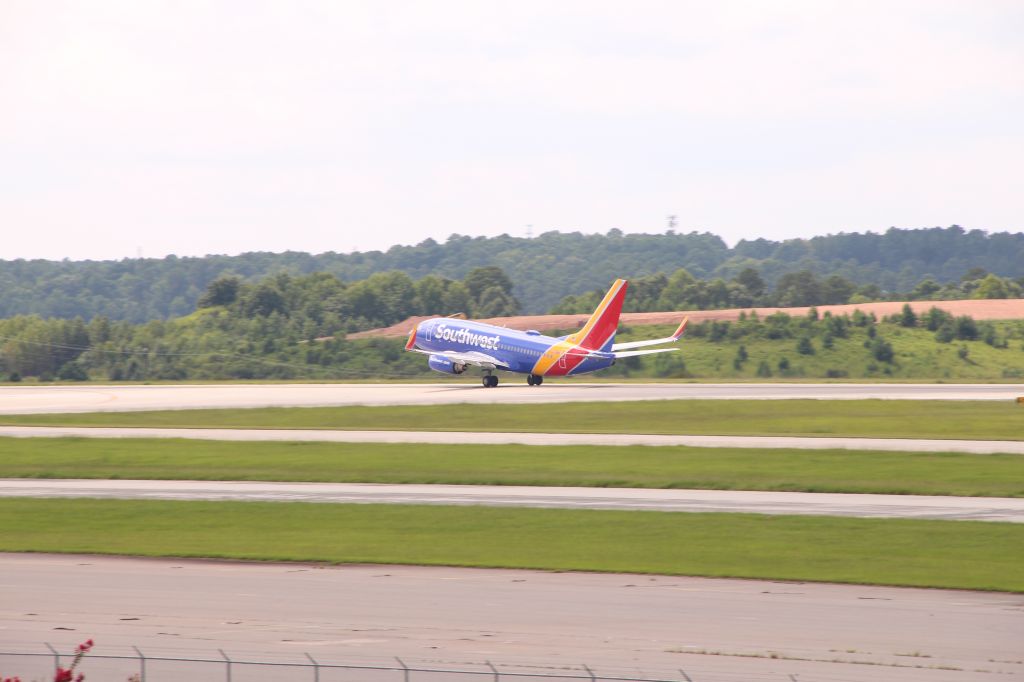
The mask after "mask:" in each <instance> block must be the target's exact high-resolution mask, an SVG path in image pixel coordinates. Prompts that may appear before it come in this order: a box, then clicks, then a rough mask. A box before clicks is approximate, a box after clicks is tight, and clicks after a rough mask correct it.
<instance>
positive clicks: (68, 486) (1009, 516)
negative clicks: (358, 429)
mask: <svg viewBox="0 0 1024 682" xmlns="http://www.w3.org/2000/svg"><path fill="white" fill-rule="evenodd" d="M0 497H61V498H76V497H77V498H82V497H87V498H113V499H127V500H239V501H247V502H253V501H264V502H314V503H350V504H440V505H460V506H466V505H480V506H488V507H549V508H558V509H612V510H634V511H635V510H647V511H665V512H743V513H748V514H807V515H815V516H858V517H869V518H901V519H944V520H957V521H967V520H970V521H1003V522H1011V523H1024V499H1020V498H1004V497H944V496H928V495H864V494H841V493H790V492H752V491H745V490H652V489H645V488H559V487H540V486H487V485H409V484H404V485H390V484H379V483H269V482H268V483H264V482H254V481H126V480H103V479H95V480H89V479H74V480H65V479H47V480H40V479H24V478H19V479H0Z"/></svg>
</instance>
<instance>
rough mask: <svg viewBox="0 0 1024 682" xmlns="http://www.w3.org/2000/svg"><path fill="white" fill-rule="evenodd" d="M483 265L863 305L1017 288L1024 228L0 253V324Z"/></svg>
mask: <svg viewBox="0 0 1024 682" xmlns="http://www.w3.org/2000/svg"><path fill="white" fill-rule="evenodd" d="M489 266H493V267H498V268H500V269H501V270H502V271H503V272H505V273H506V275H507V276H508V278H509V279H510V280H511V282H512V283H513V285H512V288H511V291H509V292H507V293H508V295H509V296H510V297H512V298H514V299H516V300H518V301H520V302H521V305H520V309H521V311H522V312H525V313H542V312H546V311H548V310H550V309H551V308H553V307H555V306H562V305H571V302H570V303H569V304H566V302H565V300H564V299H566V297H567V296H576V297H580V296H583V297H586V296H588V295H589V292H592V291H593V290H595V289H604V288H606V287H607V286H608V285H609V284H610V283H611V282H612V281H613V280H614V279H616V278H617V277H625V278H629V279H633V280H640V279H642V278H645V277H649V276H656V275H658V273H668V274H667V275H666V276H667V277H670V278H671V277H672V273H677V272H678V271H679V270H680V269H682V270H685V271H686V272H687V273H688V274H689V275H691V276H692V277H693V278H695V279H697V280H702V281H707V282H709V284H708V287H707V291H706V292H705V293H704V294H701V295H700V296H698V295H697V294H696V292H691V293H688V294H687V296H689V297H690V298H688V299H687V300H699V299H701V298H702V297H703V298H706V299H707V300H708V301H709V302H708V303H706V304H703V305H700V306H693V307H709V306H713V305H724V303H722V301H724V300H726V299H729V300H732V301H737V300H739V299H741V298H743V296H746V295H747V294H744V293H743V292H739V293H738V294H737V292H736V291H733V292H732V293H729V294H723V292H722V287H723V284H722V283H724V286H725V287H726V288H728V286H729V285H730V283H732V282H736V281H740V282H742V281H743V280H744V279H750V280H752V278H749V277H748V276H747V275H744V274H743V273H745V272H749V271H751V270H753V271H755V272H756V273H757V275H758V278H760V280H761V281H762V282H763V283H764V285H765V287H766V288H767V290H768V291H769V292H778V291H779V290H780V289H781V291H783V292H786V291H789V290H792V291H796V292H798V291H799V290H800V289H801V287H802V288H803V289H807V288H808V287H806V286H804V285H801V284H800V283H795V284H793V283H791V282H789V281H788V280H785V279H784V278H786V277H787V276H789V277H791V276H793V275H794V273H799V272H801V271H804V272H806V273H811V274H812V275H814V276H815V277H816V278H818V279H819V280H820V281H823V282H827V281H828V280H829V278H830V277H832V276H836V277H839V278H842V279H843V280H845V281H846V282H848V283H850V284H852V285H853V287H854V289H855V291H854V292H853V293H858V292H859V293H860V295H862V296H864V297H865V298H868V299H896V298H899V297H900V295H902V294H904V293H907V292H911V291H912V290H913V289H914V288H915V287H917V286H918V285H919V284H921V283H922V282H925V281H931V282H933V283H937V284H938V285H939V286H940V287H942V286H946V285H947V284H948V283H950V282H957V281H959V279H960V278H961V277H963V276H964V274H965V273H968V272H970V271H971V270H972V269H976V268H977V269H981V270H983V271H985V272H986V273H992V274H993V275H995V276H998V277H999V278H1002V280H1003V281H1004V282H1008V281H1015V282H1016V284H1017V285H1018V286H1019V285H1020V284H1021V279H1020V278H1022V277H1024V234H1014V233H1005V232H1004V233H991V234H990V233H988V232H985V231H983V230H965V229H964V228H962V227H959V226H957V225H953V226H951V227H945V228H940V227H934V228H924V229H897V228H891V229H889V230H887V231H886V232H884V233H880V234H879V233H872V232H866V233H840V234H833V235H827V236H820V237H813V238H810V239H788V240H783V241H773V240H769V239H764V238H759V239H753V240H742V241H740V242H739V243H737V244H736V245H735V246H732V247H730V246H729V245H727V244H726V243H725V242H724V241H723V240H722V239H721V238H720V237H718V236H716V235H713V234H710V233H707V232H689V233H676V232H674V231H668V232H666V233H664V234H624V233H623V232H622V231H621V230H617V229H613V230H610V231H609V232H607V233H606V234H583V233H580V232H570V233H563V232H557V231H551V232H545V233H543V234H541V235H539V236H536V237H533V238H525V237H512V236H509V235H501V236H498V237H468V236H464V235H457V234H453V235H451V236H450V237H448V238H447V240H445V241H444V242H443V243H440V242H437V241H435V240H433V239H427V240H425V241H423V242H421V243H420V244H417V245H415V246H394V247H392V248H390V249H388V250H387V251H370V252H358V253H334V252H327V253H321V254H315V255H314V254H308V253H300V252H285V253H259V252H253V253H244V254H241V255H237V256H219V255H211V256H204V257H177V256H168V257H166V258H161V259H153V258H149V259H143V258H136V259H124V260H118V261H71V260H63V261H45V260H0V293H2V295H0V318H10V317H13V316H17V315H38V316H39V317H42V318H63V319H68V320H73V319H74V318H76V317H78V318H81V319H83V320H91V319H93V318H97V317H104V318H106V319H108V320H110V321H127V322H133V323H143V322H148V321H151V320H170V319H172V318H177V317H182V316H187V315H190V314H192V313H193V311H194V310H196V306H197V304H198V302H199V299H200V298H201V297H202V296H203V295H204V294H205V293H206V292H207V290H208V288H209V286H210V285H211V283H212V282H214V281H215V280H218V279H220V278H223V277H233V278H237V279H238V281H239V282H242V283H245V284H255V283H258V282H261V281H264V280H267V279H268V278H270V277H274V276H278V275H287V276H289V277H292V278H300V277H303V276H306V275H311V274H314V273H322V274H326V275H331V276H333V277H334V278H336V279H337V280H339V281H340V282H342V283H345V284H346V285H354V284H355V283H357V282H360V281H363V280H367V279H368V278H370V277H371V276H373V275H381V274H383V273H388V272H393V271H399V272H402V273H404V274H405V275H406V276H407V277H409V278H411V279H412V280H421V279H422V278H424V277H427V276H428V275H433V276H436V277H438V278H441V279H442V280H451V281H462V280H463V278H465V277H466V276H467V275H468V274H469V273H470V272H471V271H473V270H475V269H477V268H481V267H489ZM801 276H802V277H805V278H806V277H807V275H801ZM680 277H681V276H680ZM651 282H652V283H653V280H651ZM836 282H838V280H836ZM755 284H756V282H755ZM780 284H781V287H780ZM791 284H792V286H791ZM686 286H687V284H686V283H685V282H682V281H678V280H677V281H674V282H671V283H669V284H666V287H667V289H668V291H669V294H670V295H671V296H675V297H676V300H678V296H676V293H678V290H679V289H680V288H681V287H682V288H685V287H686ZM929 286H930V285H929ZM666 287H663V288H666ZM865 287H866V288H865ZM748 288H749V287H748ZM763 293H764V292H762V293H761V294H753V293H751V295H755V296H758V295H763ZM840 293H842V291H838V292H835V294H836V296H838V295H839V294H840ZM851 295H853V294H851ZM1007 295H1012V293H1011V292H1008V293H1007ZM1018 295H1019V294H1018ZM794 296H795V297H798V295H797V294H794ZM659 297H660V294H659ZM782 298H783V296H782V295H780V296H779V297H778V300H782ZM786 300H795V298H794V297H790V298H788V299H786ZM638 305H639V304H638Z"/></svg>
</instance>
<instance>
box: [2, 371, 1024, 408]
mask: <svg viewBox="0 0 1024 682" xmlns="http://www.w3.org/2000/svg"><path fill="white" fill-rule="evenodd" d="M501 378H502V384H501V385H500V386H499V387H498V388H483V387H482V386H481V385H480V383H479V381H477V380H475V379H472V380H470V379H465V380H461V381H458V380H453V381H452V382H450V383H444V384H211V385H179V384H174V385H158V386H95V385H88V386H3V387H0V414H40V413H49V412H119V411H121V412H123V411H133V410H181V409H201V408H244V407H313V406H336V405H442V404H453V403H559V402H568V401H617V400H674V399H684V398H705V399H719V400H735V399H750V400H784V399H799V398H803V399H822V400H824V399H828V400H859V399H865V398H878V399H883V400H1014V399H1016V398H1017V397H1018V396H1024V385H1021V384H588V383H579V382H576V381H573V380H563V381H549V382H546V383H545V384H544V385H543V386H539V387H530V386H527V385H526V383H525V379H522V378H521V377H519V376H508V375H504V374H503V375H501Z"/></svg>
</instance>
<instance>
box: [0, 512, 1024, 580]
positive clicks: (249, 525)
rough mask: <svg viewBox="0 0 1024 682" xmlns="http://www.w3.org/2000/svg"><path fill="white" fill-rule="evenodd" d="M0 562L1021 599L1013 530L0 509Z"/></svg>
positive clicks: (519, 515)
mask: <svg viewBox="0 0 1024 682" xmlns="http://www.w3.org/2000/svg"><path fill="white" fill-rule="evenodd" d="M0 551H10V552H73V553H98V554H128V555H143V556H178V557H217V558H232V559H248V560H284V561H324V562H337V563H379V564H423V565H452V566H478V567H484V566H490V567H514V568H532V569H547V570H579V571H610V572H625V573H656V574H665V575H700V576H723V577H724V576H731V577H744V578H764V579H779V580H813V581H828V582H842V583H870V584H886V585H905V586H918V587H946V588H964V589H982V590H1001V591H1014V592H1024V525H1021V524H1011V523H983V522H973V521H959V522H946V521H917V520H890V519H887V520H879V519H843V518H829V517H797V516H759V515H747V514H675V513H659V512H614V511H593V510H589V511H576V510H560V509H559V510H555V509H494V508H487V507H472V508H468V507H433V506H405V505H340V504H330V505H327V504H298V503H258V502H157V501H144V502H142V501H122V500H25V499H0Z"/></svg>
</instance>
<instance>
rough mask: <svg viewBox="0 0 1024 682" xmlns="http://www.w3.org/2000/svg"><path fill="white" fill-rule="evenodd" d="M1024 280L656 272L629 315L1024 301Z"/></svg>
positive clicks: (635, 295)
mask: <svg viewBox="0 0 1024 682" xmlns="http://www.w3.org/2000/svg"><path fill="white" fill-rule="evenodd" d="M1022 293H1024V277H1019V278H1017V279H1011V278H1009V277H1000V276H998V275H995V274H992V273H990V272H986V271H985V270H983V269H982V268H972V269H971V270H970V271H969V272H967V273H966V274H965V275H964V276H963V277H961V278H960V279H959V280H956V281H951V282H945V283H942V284H940V283H939V282H936V281H935V280H934V279H932V278H930V277H929V278H926V279H923V280H921V281H920V282H918V283H917V284H916V285H915V286H914V287H913V288H912V289H911V290H909V291H904V292H899V291H890V292H885V291H882V289H881V288H880V287H879V286H878V285H877V284H864V285H860V286H858V285H857V284H856V283H854V282H852V281H851V280H849V279H846V278H845V277H843V276H842V275H836V274H832V275H828V276H827V277H822V276H819V275H817V274H815V273H814V272H813V271H811V270H799V271H797V272H790V273H787V274H785V275H783V276H782V277H780V278H779V279H778V280H777V281H776V283H775V286H774V288H770V287H769V286H768V283H767V282H766V281H765V279H764V278H763V277H762V276H761V274H760V273H759V272H758V271H757V270H755V269H754V268H744V269H743V270H741V271H740V272H739V273H738V274H737V275H736V276H735V277H733V278H731V279H728V280H727V279H724V278H721V277H716V278H715V279H710V280H704V279H698V278H696V277H694V276H693V275H691V274H690V273H689V272H688V271H687V270H685V269H684V268H680V269H678V270H676V271H675V272H673V273H672V274H670V275H666V274H665V273H657V274H654V275H648V276H646V277H640V278H638V279H635V280H633V281H631V282H630V290H629V294H628V295H627V296H626V302H625V305H624V308H623V309H624V310H625V311H627V312H659V311H666V310H720V309H723V308H755V307H780V308H792V307H806V306H818V305H836V304H843V303H870V302H873V301H947V300H962V299H983V298H989V299H992V298H1020V297H1021V296H1022ZM603 295H604V290H603V289H595V290H593V291H590V292H589V293H586V294H583V295H579V296H572V295H570V296H566V297H565V298H563V299H562V300H561V301H560V302H559V303H558V305H556V306H555V307H553V308H552V309H551V311H550V312H551V313H553V314H575V313H587V312H590V311H592V310H593V309H594V308H595V307H596V306H597V304H598V303H599V302H600V301H601V298H602V296H603Z"/></svg>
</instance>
